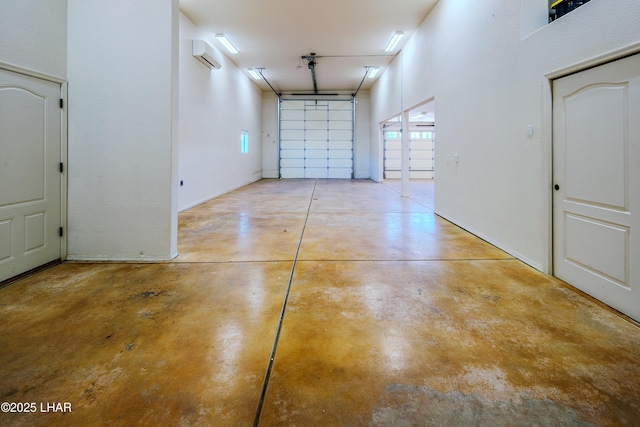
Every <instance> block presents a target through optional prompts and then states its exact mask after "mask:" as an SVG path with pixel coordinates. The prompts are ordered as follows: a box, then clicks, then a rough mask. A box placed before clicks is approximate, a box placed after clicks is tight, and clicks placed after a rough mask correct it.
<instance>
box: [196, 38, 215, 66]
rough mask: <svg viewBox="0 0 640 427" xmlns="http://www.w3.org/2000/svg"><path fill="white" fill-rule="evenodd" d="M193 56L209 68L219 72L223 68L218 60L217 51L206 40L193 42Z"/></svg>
mask: <svg viewBox="0 0 640 427" xmlns="http://www.w3.org/2000/svg"><path fill="white" fill-rule="evenodd" d="M193 56H194V58H196V59H197V60H198V61H200V62H202V63H203V64H204V65H206V66H207V67H209V68H213V69H214V70H217V69H218V68H220V67H222V65H220V61H218V59H217V55H216V51H215V50H214V49H213V47H212V46H211V45H210V44H209V43H207V42H205V41H204V40H194V41H193Z"/></svg>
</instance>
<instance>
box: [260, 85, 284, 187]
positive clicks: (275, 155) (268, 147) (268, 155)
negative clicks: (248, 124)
mask: <svg viewBox="0 0 640 427" xmlns="http://www.w3.org/2000/svg"><path fill="white" fill-rule="evenodd" d="M278 103H279V100H278V97H277V96H276V94H275V93H273V92H268V93H263V94H262V123H263V129H262V155H263V160H262V176H263V178H278V177H279V176H280V166H279V164H278V159H279V157H280V153H279V152H278V150H279V143H278V141H279V140H280V136H279V129H280V127H279V124H278Z"/></svg>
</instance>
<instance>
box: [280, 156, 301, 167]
mask: <svg viewBox="0 0 640 427" xmlns="http://www.w3.org/2000/svg"><path fill="white" fill-rule="evenodd" d="M280 166H282V167H283V168H303V167H304V159H302V158H300V159H280Z"/></svg>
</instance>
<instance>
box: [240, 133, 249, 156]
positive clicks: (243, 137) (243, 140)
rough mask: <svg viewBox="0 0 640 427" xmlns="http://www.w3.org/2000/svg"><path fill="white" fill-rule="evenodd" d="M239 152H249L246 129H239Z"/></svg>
mask: <svg viewBox="0 0 640 427" xmlns="http://www.w3.org/2000/svg"><path fill="white" fill-rule="evenodd" d="M240 152H241V153H248V152H249V132H248V131H246V130H243V131H240Z"/></svg>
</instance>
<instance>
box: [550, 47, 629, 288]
mask: <svg viewBox="0 0 640 427" xmlns="http://www.w3.org/2000/svg"><path fill="white" fill-rule="evenodd" d="M639 53H640V42H637V43H633V44H631V45H628V46H625V47H622V48H620V49H615V50H612V51H610V52H607V53H604V54H602V55H599V56H596V57H593V58H590V59H587V60H585V61H580V62H577V63H574V64H571V65H568V66H566V67H563V68H560V69H557V70H555V71H552V72H550V73H547V74H545V75H544V79H543V82H542V87H543V115H542V125H543V129H544V133H543V140H545V144H544V146H545V148H546V150H547V153H546V156H547V170H546V182H545V185H546V187H547V198H546V203H547V206H546V210H547V217H546V221H547V222H548V225H547V230H548V233H547V239H548V240H547V248H548V250H547V259H546V265H545V266H543V272H544V273H545V274H549V275H553V276H554V277H555V268H554V267H555V266H554V262H553V259H554V252H553V246H554V245H553V241H554V240H553V239H554V230H553V192H554V190H553V182H554V176H553V165H554V163H553V162H554V158H553V148H554V145H553V81H554V80H556V79H560V78H562V77H566V76H569V75H571V74H576V73H579V72H581V71H585V70H588V69H590V68H595V67H598V66H600V65H605V64H608V63H610V62H614V61H617V60H620V59H624V58H626V57H629V56H633V55H636V54H639Z"/></svg>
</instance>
